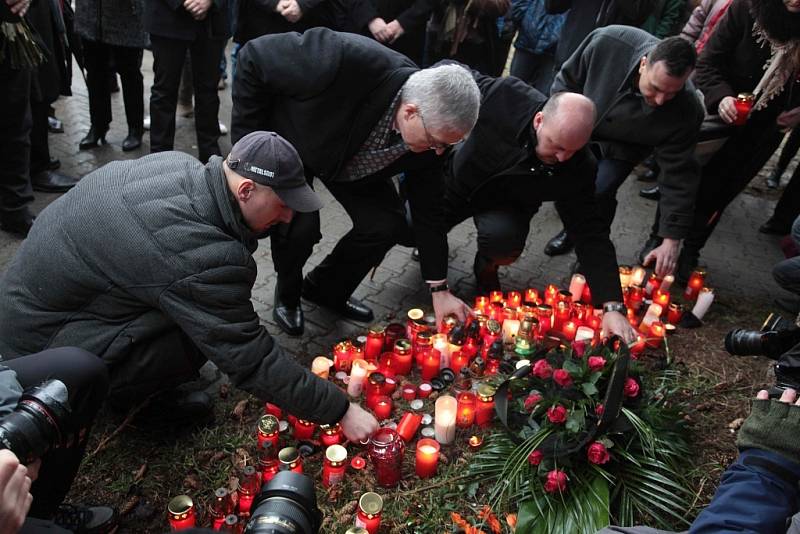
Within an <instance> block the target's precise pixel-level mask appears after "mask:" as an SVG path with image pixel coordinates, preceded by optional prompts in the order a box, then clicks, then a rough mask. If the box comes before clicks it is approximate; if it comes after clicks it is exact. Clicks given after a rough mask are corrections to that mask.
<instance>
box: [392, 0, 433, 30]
mask: <svg viewBox="0 0 800 534" xmlns="http://www.w3.org/2000/svg"><path fill="white" fill-rule="evenodd" d="M433 7H434V5H433V1H432V0H415V2H414V3H413V4H411V7H409V8H408V9H406V10H405V11H403V12H402V13H400V14H399V15H398V16H397V22H399V23H400V26H402V27H403V30H405V31H408V30H411V29H413V28H419V27H422V25H424V24H425V23H426V22H427V20H428V18H429V17H430V16H431V13H432V12H433Z"/></svg>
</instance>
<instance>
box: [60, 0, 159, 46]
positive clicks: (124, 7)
mask: <svg viewBox="0 0 800 534" xmlns="http://www.w3.org/2000/svg"><path fill="white" fill-rule="evenodd" d="M75 30H76V31H77V32H78V34H79V35H80V36H81V37H83V38H84V39H89V40H92V41H96V42H99V43H106V44H110V45H115V46H128V47H131V48H143V47H144V46H145V45H146V44H147V36H146V34H145V31H144V0H75Z"/></svg>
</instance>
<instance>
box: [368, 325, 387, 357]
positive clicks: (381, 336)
mask: <svg viewBox="0 0 800 534" xmlns="http://www.w3.org/2000/svg"><path fill="white" fill-rule="evenodd" d="M385 340H386V329H385V328H384V327H382V326H379V325H373V326H371V327H370V328H369V332H367V341H366V342H365V343H364V359H365V360H367V361H368V362H374V361H376V360H377V359H378V356H380V354H381V353H382V352H383V345H384V342H385Z"/></svg>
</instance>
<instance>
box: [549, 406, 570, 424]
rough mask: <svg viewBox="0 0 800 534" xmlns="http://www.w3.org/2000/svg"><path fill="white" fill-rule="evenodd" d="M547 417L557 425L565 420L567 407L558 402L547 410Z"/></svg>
mask: <svg viewBox="0 0 800 534" xmlns="http://www.w3.org/2000/svg"><path fill="white" fill-rule="evenodd" d="M547 418H548V419H550V422H551V423H555V424H557V425H559V424H561V423H563V422H564V421H566V420H567V409H566V408H564V407H563V406H561V405H560V404H556V405H555V406H553V407H551V408H550V409H548V410H547Z"/></svg>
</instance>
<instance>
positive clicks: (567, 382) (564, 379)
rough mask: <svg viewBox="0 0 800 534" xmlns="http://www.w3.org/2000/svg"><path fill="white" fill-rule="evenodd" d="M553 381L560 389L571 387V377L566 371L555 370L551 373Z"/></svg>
mask: <svg viewBox="0 0 800 534" xmlns="http://www.w3.org/2000/svg"><path fill="white" fill-rule="evenodd" d="M553 380H554V381H555V383H556V384H558V385H559V386H561V387H562V388H568V387H570V386H571V385H572V377H571V376H569V372H567V370H566V369H556V370H555V371H554V372H553Z"/></svg>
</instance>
